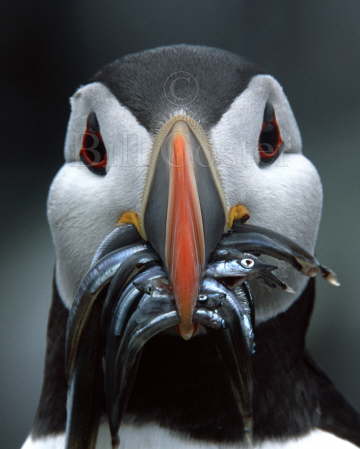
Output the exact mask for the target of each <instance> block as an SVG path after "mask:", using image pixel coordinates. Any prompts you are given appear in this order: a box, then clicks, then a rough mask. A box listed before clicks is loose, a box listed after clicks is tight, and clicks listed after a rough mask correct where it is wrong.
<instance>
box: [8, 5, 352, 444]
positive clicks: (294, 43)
mask: <svg viewBox="0 0 360 449" xmlns="http://www.w3.org/2000/svg"><path fill="white" fill-rule="evenodd" d="M0 20H1V22H2V23H1V27H0V29H1V33H3V35H2V36H1V40H0V45H1V47H2V49H1V50H2V51H1V56H2V57H1V64H2V67H1V78H2V81H1V87H2V88H3V91H2V93H1V103H0V104H1V107H0V110H1V116H2V119H1V125H0V126H1V149H0V151H1V161H2V164H1V178H0V182H1V189H0V194H1V220H0V227H1V232H0V236H1V256H2V257H1V271H0V273H1V281H0V308H1V309H0V338H1V352H0V357H1V362H0V363H1V382H0V394H1V396H0V404H1V405H0V406H1V419H0V447H1V449H13V448H14V449H15V448H19V446H20V444H21V443H22V441H23V440H24V438H25V437H26V435H27V433H28V431H29V429H30V426H31V422H32V418H33V414H34V411H35V408H36V405H37V401H38V398H39V390H40V386H41V380H42V367H43V357H44V350H45V331H46V320H47V314H48V309H49V304H50V287H51V278H52V270H53V263H54V255H53V249H52V244H51V239H50V235H49V231H48V228H47V223H46V216H45V201H46V196H47V190H48V185H49V183H50V181H51V179H52V177H53V176H54V174H55V173H56V171H57V169H58V167H59V166H60V164H61V163H62V146H63V139H64V133H65V127H66V123H67V118H68V114H69V106H68V97H69V96H70V95H71V94H72V92H73V91H74V90H75V89H76V88H77V87H78V86H79V85H80V84H81V83H85V82H86V81H87V79H88V78H89V77H90V76H91V75H92V74H93V73H94V72H95V71H96V70H97V69H98V68H99V67H101V66H102V65H103V64H104V63H106V62H109V61H111V60H113V59H115V58H116V57H118V56H120V55H123V54H125V53H128V52H132V51H137V50H140V49H144V48H149V47H154V46H158V45H166V44H173V43H180V42H186V43H194V44H206V45H213V46H218V47H223V48H226V49H228V50H231V51H234V52H237V53H239V54H242V55H244V56H246V57H247V58H248V59H250V60H253V61H255V62H257V63H259V64H260V65H262V66H264V67H265V68H267V69H268V70H269V72H270V73H272V74H274V75H275V76H276V77H277V78H278V79H279V80H280V82H281V83H282V85H283V87H284V89H285V91H286V93H287V95H288V98H289V100H290V103H291V104H292V107H293V109H294V112H295V115H296V117H297V120H298V123H299V126H300V129H301V131H302V135H303V140H304V151H305V153H306V154H307V155H308V156H309V157H310V159H312V161H313V162H314V163H315V164H316V166H317V167H318V169H319V171H320V174H321V176H322V180H323V183H324V191H325V203H324V214H323V221H322V226H321V230H320V237H319V243H318V250H317V253H318V255H319V257H320V258H321V260H322V261H324V263H326V264H328V265H330V266H331V267H333V268H334V269H335V270H336V271H337V272H338V274H339V277H340V280H341V282H342V287H341V289H334V288H331V287H329V286H328V285H326V284H325V283H324V282H318V299H317V304H316V309H315V313H314V317H313V321H312V326H311V330H310V333H309V336H308V345H309V347H310V349H311V352H312V353H313V354H314V356H315V358H316V359H317V361H318V362H319V363H320V365H321V366H322V367H323V368H324V369H325V370H326V371H327V373H328V374H329V375H330V376H331V378H332V379H333V380H334V381H335V383H336V384H337V385H338V387H339V389H340V390H341V391H342V392H343V393H344V394H345V396H346V397H347V398H348V399H349V401H350V402H352V403H353V404H354V405H355V406H357V407H358V408H360V384H359V377H360V359H359V338H360V327H359V326H360V298H359V293H358V290H359V280H360V272H359V267H358V263H359V257H360V255H359V253H360V251H359V250H360V244H359V242H360V237H359V225H358V220H359V218H360V212H359V193H360V178H359V173H358V171H359V164H360V146H359V135H360V89H359V82H360V2H359V0H345V1H342V0H326V1H318V2H314V1H313V0H303V1H301V2H289V1H288V0H278V1H273V2H269V1H265V0H263V1H260V0H243V1H241V0H237V1H231V0H228V1H224V0H202V1H200V0H196V1H193V2H184V1H180V0H161V1H159V0H158V1H156V2H151V1H146V0H143V1H140V0H138V1H128V0H122V1H121V2H120V1H111V0H102V1H99V0H98V1H96V2H94V1H92V0H74V1H71V2H70V1H63V2H48V1H45V0H39V1H37V2H13V3H12V5H10V4H9V5H7V6H5V5H3V7H2V17H1V19H0Z"/></svg>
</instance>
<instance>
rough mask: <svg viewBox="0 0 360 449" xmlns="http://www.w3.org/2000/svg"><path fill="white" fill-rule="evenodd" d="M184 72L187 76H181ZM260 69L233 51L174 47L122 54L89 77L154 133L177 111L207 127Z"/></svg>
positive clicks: (187, 46)
mask: <svg viewBox="0 0 360 449" xmlns="http://www.w3.org/2000/svg"><path fill="white" fill-rule="evenodd" d="M186 73H187V74H189V75H190V77H189V78H188V79H187V80H186V79H183V80H182V79H181V77H182V76H186V75H185V74H186ZM259 73H263V72H262V70H261V69H260V68H259V67H257V66H256V65H255V64H252V63H250V62H248V61H246V60H245V59H244V58H241V57H240V56H237V55H235V54H233V53H230V52H227V51H224V50H219V49H217V48H210V47H202V46H193V45H191V46H190V45H175V46H172V47H159V48H156V49H154V50H147V51H146V52H140V53H134V54H130V55H127V56H124V57H122V58H120V59H118V60H116V61H114V62H112V63H111V64H108V65H106V66H105V67H104V68H103V69H101V70H100V71H99V72H98V73H97V74H96V75H95V76H94V77H93V78H92V80H91V81H99V82H101V83H103V84H104V85H105V86H107V87H108V88H109V89H110V91H111V92H112V93H113V95H115V96H116V97H117V98H118V99H119V101H120V102H121V103H122V104H123V105H125V106H127V107H128V108H129V109H130V111H131V112H132V113H133V114H134V115H135V117H136V118H137V119H138V121H139V122H140V123H141V124H142V125H143V126H145V127H146V128H147V129H148V130H150V131H151V132H153V133H154V132H155V131H156V130H158V129H159V128H160V126H161V125H162V124H163V123H164V122H165V121H166V120H167V119H169V117H170V116H171V114H172V113H173V112H174V111H179V109H183V110H184V111H185V112H186V113H188V114H189V115H190V116H191V117H193V118H194V119H195V120H198V121H199V122H200V123H201V125H202V126H203V127H204V128H205V129H208V128H209V127H211V126H212V125H214V124H215V123H216V122H217V121H218V120H219V119H220V117H221V116H222V115H223V114H224V112H225V111H226V110H227V109H228V107H229V106H230V104H231V103H232V101H233V100H234V98H235V97H236V96H237V95H239V94H240V93H241V92H242V91H243V90H244V89H245V88H246V87H247V85H248V82H249V81H250V79H251V78H252V77H253V76H254V75H257V74H259ZM174 74H178V78H176V75H175V76H174ZM182 74H184V75H182ZM172 77H173V78H172ZM174 79H177V80H178V81H176V84H175V85H173V87H174V89H176V90H175V95H174V92H173V91H172V90H171V81H173V80H174Z"/></svg>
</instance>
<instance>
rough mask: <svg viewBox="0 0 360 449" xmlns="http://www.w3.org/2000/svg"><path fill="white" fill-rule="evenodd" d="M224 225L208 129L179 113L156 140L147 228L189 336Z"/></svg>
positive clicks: (182, 330) (145, 217)
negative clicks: (204, 277) (207, 268)
mask: <svg viewBox="0 0 360 449" xmlns="http://www.w3.org/2000/svg"><path fill="white" fill-rule="evenodd" d="M225 224H226V212H225V208H224V203H223V200H222V194H221V191H220V188H219V182H218V180H217V175H216V172H215V169H214V167H213V164H212V159H211V154H210V151H209V145H208V142H207V139H206V136H205V133H204V132H203V131H202V129H201V128H200V125H199V124H198V123H196V122H194V121H193V120H189V119H188V118H187V117H186V118H185V117H180V118H175V119H173V120H171V121H170V122H168V123H167V124H166V125H165V126H164V127H163V129H162V131H160V133H159V137H158V139H157V141H156V142H155V145H154V153H153V159H152V163H151V166H150V177H149V182H148V187H147V190H146V191H145V205H144V212H143V229H142V232H143V233H144V235H145V237H146V239H147V240H148V241H149V242H150V243H151V245H152V246H153V247H154V249H155V250H156V251H157V253H158V254H159V255H160V257H161V259H162V260H163V262H164V265H165V267H166V269H167V272H168V276H169V280H170V283H171V288H172V291H173V295H174V297H175V302H176V306H177V311H178V315H179V318H180V324H179V331H180V334H181V336H182V337H183V338H184V339H190V338H191V337H192V335H193V334H194V324H193V313H194V307H195V304H196V301H197V296H198V293H199V287H200V282H201V278H202V274H203V270H204V268H205V265H206V262H207V259H208V257H209V255H210V253H211V252H212V251H213V250H214V249H215V246H216V245H217V243H218V241H219V240H220V238H221V236H222V234H223V232H224V228H225Z"/></svg>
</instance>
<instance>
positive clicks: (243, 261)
mask: <svg viewBox="0 0 360 449" xmlns="http://www.w3.org/2000/svg"><path fill="white" fill-rule="evenodd" d="M240 264H241V265H242V266H243V267H244V268H252V267H253V266H254V265H255V262H254V260H253V259H250V258H249V257H245V258H244V259H241V260H240Z"/></svg>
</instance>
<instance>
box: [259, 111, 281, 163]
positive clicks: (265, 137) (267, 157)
mask: <svg viewBox="0 0 360 449" xmlns="http://www.w3.org/2000/svg"><path fill="white" fill-rule="evenodd" d="M282 145H283V140H282V138H281V134H280V129H279V125H278V123H277V121H276V118H275V112H274V109H273V107H272V106H271V105H270V104H267V105H266V108H265V111H264V121H263V125H262V128H261V133H260V136H259V155H260V163H261V164H262V165H265V164H269V163H271V162H274V161H275V160H276V159H277V157H278V156H279V154H280V150H281V148H282Z"/></svg>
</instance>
